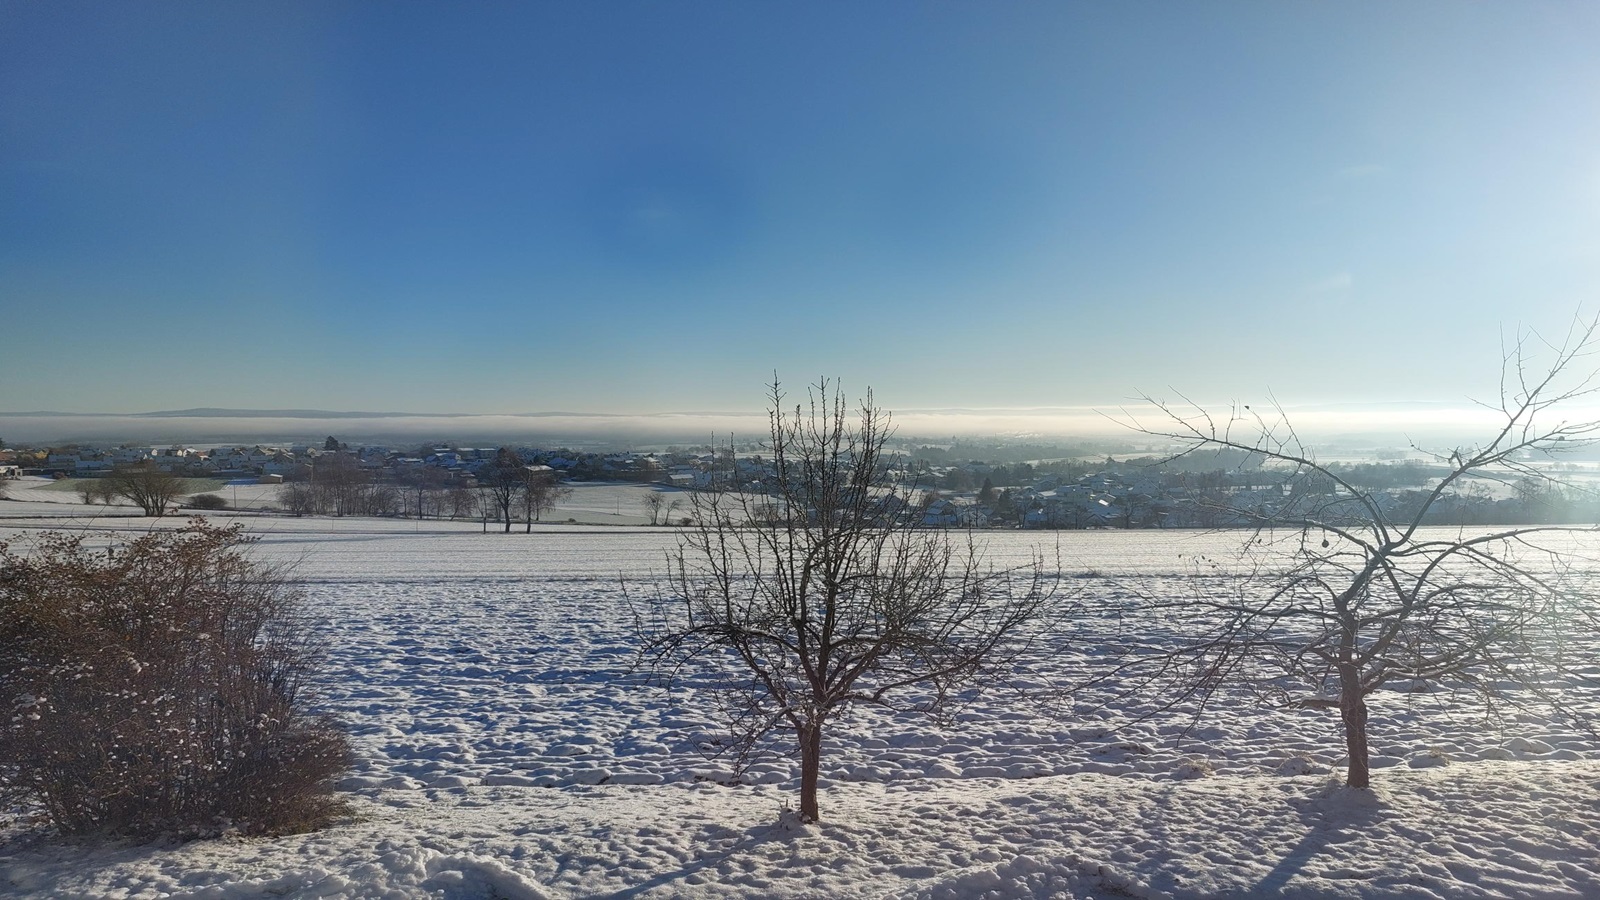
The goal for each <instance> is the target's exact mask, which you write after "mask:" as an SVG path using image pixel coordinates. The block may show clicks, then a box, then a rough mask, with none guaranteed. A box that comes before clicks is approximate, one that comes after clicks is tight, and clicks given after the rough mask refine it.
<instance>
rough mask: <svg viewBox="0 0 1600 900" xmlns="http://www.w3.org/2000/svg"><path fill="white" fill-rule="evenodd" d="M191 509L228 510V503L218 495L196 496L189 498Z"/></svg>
mask: <svg viewBox="0 0 1600 900" xmlns="http://www.w3.org/2000/svg"><path fill="white" fill-rule="evenodd" d="M189 507H190V508H191V509H227V508H228V501H227V500H225V499H223V498H222V497H221V496H219V495H217V494H195V495H194V496H193V497H190V498H189Z"/></svg>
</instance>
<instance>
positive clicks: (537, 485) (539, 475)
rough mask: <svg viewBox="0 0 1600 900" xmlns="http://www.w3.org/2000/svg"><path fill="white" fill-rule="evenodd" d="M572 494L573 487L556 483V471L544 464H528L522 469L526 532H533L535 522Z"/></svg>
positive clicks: (523, 518)
mask: <svg viewBox="0 0 1600 900" xmlns="http://www.w3.org/2000/svg"><path fill="white" fill-rule="evenodd" d="M571 494H572V488H568V487H562V486H561V485H559V484H557V483H556V476H555V472H554V471H551V470H550V469H548V467H542V466H527V467H525V468H524V469H523V470H522V493H521V495H520V497H519V499H520V501H521V505H522V522H523V526H524V528H525V533H527V534H532V533H533V523H534V522H537V521H538V520H539V517H540V516H541V515H543V514H544V513H546V512H547V511H549V510H551V509H553V508H554V507H555V505H556V504H557V503H560V502H561V501H562V500H563V499H565V498H567V497H568V496H570V495H571Z"/></svg>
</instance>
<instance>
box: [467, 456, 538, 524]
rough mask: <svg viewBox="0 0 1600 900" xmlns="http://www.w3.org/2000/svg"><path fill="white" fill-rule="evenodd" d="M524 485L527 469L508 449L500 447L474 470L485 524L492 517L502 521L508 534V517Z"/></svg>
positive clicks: (520, 496)
mask: <svg viewBox="0 0 1600 900" xmlns="http://www.w3.org/2000/svg"><path fill="white" fill-rule="evenodd" d="M527 484H528V470H527V466H525V465H524V464H523V462H522V460H521V459H520V458H518V456H517V454H516V453H515V452H514V451H513V450H511V448H509V447H501V448H500V450H499V452H497V453H496V454H495V457H494V460H493V461H492V462H490V463H489V465H487V466H484V467H483V468H482V469H479V470H478V493H479V497H478V500H479V503H480V504H482V512H483V515H484V521H485V524H486V525H487V522H488V519H489V518H490V517H493V518H494V519H495V520H496V521H500V522H503V523H504V524H505V533H506V534H510V533H511V518H512V514H513V513H514V512H515V511H516V510H517V509H518V506H519V504H520V502H521V500H522V495H523V492H524V490H525V488H526V487H527Z"/></svg>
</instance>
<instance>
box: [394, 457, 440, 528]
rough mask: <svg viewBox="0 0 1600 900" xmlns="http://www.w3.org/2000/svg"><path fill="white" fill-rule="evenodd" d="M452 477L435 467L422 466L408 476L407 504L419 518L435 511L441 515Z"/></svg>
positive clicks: (406, 487) (406, 483) (405, 487)
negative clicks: (445, 494)
mask: <svg viewBox="0 0 1600 900" xmlns="http://www.w3.org/2000/svg"><path fill="white" fill-rule="evenodd" d="M449 481H450V476H449V475H448V474H447V473H445V472H444V471H443V470H442V469H439V468H437V467H434V466H421V467H419V468H417V469H416V470H414V471H412V472H409V473H407V474H406V476H405V478H404V482H403V483H404V489H405V503H404V504H403V505H404V506H407V507H410V509H411V511H414V512H415V513H416V516H417V518H419V519H423V518H426V517H427V515H428V511H429V510H433V511H434V514H435V515H439V514H440V512H441V511H442V510H441V507H442V506H443V505H444V504H443V502H442V499H441V498H442V495H443V494H444V493H445V492H446V491H447V490H448V486H449Z"/></svg>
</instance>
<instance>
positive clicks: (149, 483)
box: [105, 461, 184, 516]
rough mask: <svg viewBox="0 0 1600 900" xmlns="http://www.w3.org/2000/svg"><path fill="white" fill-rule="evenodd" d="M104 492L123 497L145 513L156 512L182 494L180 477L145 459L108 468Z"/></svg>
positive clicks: (172, 502)
mask: <svg viewBox="0 0 1600 900" xmlns="http://www.w3.org/2000/svg"><path fill="white" fill-rule="evenodd" d="M105 493H106V495H108V496H113V497H123V498H126V499H127V500H129V501H131V502H132V503H133V504H134V505H135V506H137V507H139V508H140V509H142V510H144V514H145V515H147V516H160V515H164V514H165V513H166V511H167V508H168V507H169V506H173V505H175V504H176V502H177V499H178V498H179V497H181V496H183V493H184V484H183V479H182V478H179V477H178V476H176V475H174V474H172V473H171V472H166V471H162V470H161V469H159V468H157V467H156V465H155V464H154V463H152V462H148V461H146V462H141V463H133V464H130V465H125V466H117V467H116V468H114V469H112V470H111V474H109V475H107V476H106V477H105Z"/></svg>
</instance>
